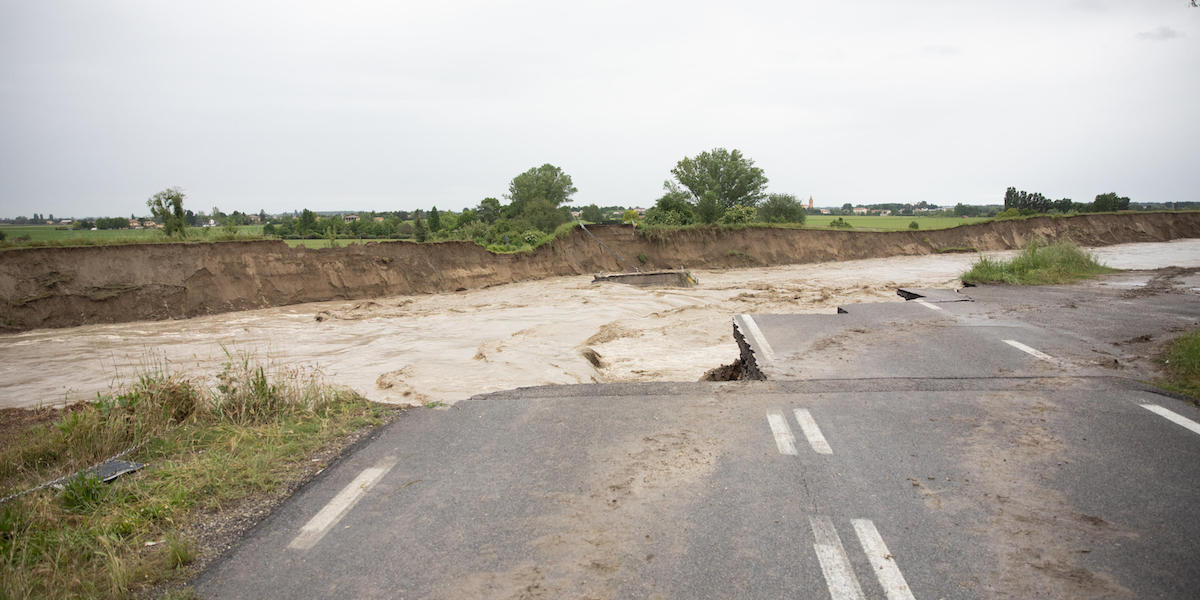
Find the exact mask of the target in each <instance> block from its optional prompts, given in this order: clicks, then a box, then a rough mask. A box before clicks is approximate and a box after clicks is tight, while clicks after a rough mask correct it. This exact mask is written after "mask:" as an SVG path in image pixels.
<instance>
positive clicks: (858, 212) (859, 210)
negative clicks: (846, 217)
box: [854, 206, 869, 215]
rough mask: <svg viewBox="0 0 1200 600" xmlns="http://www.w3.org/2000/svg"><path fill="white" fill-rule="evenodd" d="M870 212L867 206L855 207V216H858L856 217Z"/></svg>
mask: <svg viewBox="0 0 1200 600" xmlns="http://www.w3.org/2000/svg"><path fill="white" fill-rule="evenodd" d="M868 212H869V210H868V209H867V207H865V206H855V207H854V214H856V215H865V214H867V213H868Z"/></svg>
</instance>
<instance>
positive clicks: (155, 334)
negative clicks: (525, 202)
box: [0, 239, 1200, 407]
mask: <svg viewBox="0 0 1200 600" xmlns="http://www.w3.org/2000/svg"><path fill="white" fill-rule="evenodd" d="M1093 252H1094V254H1096V255H1097V257H1098V258H1099V259H1100V260H1101V262H1104V263H1106V264H1108V265H1110V266H1113V267H1117V268H1122V269H1153V268H1159V267H1166V266H1182V267H1200V240H1196V239H1192V240H1177V241H1174V242H1167V243H1151V244H1123V245H1119V246H1107V247H1103V248H1097V249H1094V250H1093ZM1011 254H1012V252H996V253H989V255H993V256H997V257H1005V256H1008V255H1011ZM974 259H975V255H973V254H953V255H931V256H912V257H893V258H884V259H868V260H856V261H845V262H833V263H817V264H804V265H789V266H781V267H769V268H760V269H738V270H728V271H694V272H693V273H694V274H695V275H696V276H697V278H698V279H699V281H700V286H699V287H696V288H691V289H674V288H659V289H653V288H637V287H632V286H625V285H621V284H612V283H609V284H593V283H591V277H590V276H576V277H556V278H552V279H544V280H541V281H531V282H523V283H514V284H509V285H503V286H496V287H492V288H487V289H482V290H471V291H465V292H456V293H450V294H433V295H424V296H397V297H387V298H375V299H370V300H359V301H350V302H347V301H335V302H317V303H311V304H299V305H293V306H283V307H277V308H269V309H262V310H252V311H244V312H236V313H225V314H220V315H213V316H206V317H198V318H193V319H186V320H179V321H142V322H134V323H120V324H113V325H87V326H81V327H72V328H67V329H41V330H35V331H28V332H24V333H18V334H12V335H3V336H0V407H17V406H37V405H58V404H64V403H67V402H72V401H76V400H81V399H90V398H94V397H95V396H96V394H97V393H108V392H109V391H112V390H113V389H115V388H114V386H119V385H120V384H122V383H128V382H130V381H132V380H134V379H135V378H136V377H137V375H138V374H139V373H140V372H144V371H145V370H146V369H148V368H153V367H154V365H162V364H165V365H167V368H169V369H170V370H171V371H172V372H175V373H180V374H184V375H186V376H188V377H201V376H203V377H207V378H208V379H205V380H202V381H205V382H206V383H205V384H206V385H211V384H212V379H211V377H212V376H214V375H215V374H216V373H218V372H219V371H220V369H221V365H222V363H224V362H225V361H227V360H229V357H230V356H233V357H235V359H236V358H237V357H239V356H250V357H251V358H252V359H253V360H257V361H260V362H262V363H264V364H266V365H267V366H268V367H270V366H272V365H274V366H276V367H282V366H285V365H286V366H289V367H296V366H303V367H306V368H311V369H315V370H318V371H319V372H320V373H322V374H323V376H324V378H325V380H326V381H328V382H330V383H334V384H337V385H342V386H346V387H350V388H353V389H354V390H356V391H358V392H359V393H361V394H363V395H364V396H366V397H368V398H370V399H372V400H377V401H380V402H393V403H406V404H424V403H429V402H442V403H446V404H452V403H454V402H457V401H459V400H463V399H466V398H469V397H471V396H473V395H475V394H480V393H485V392H492V391H498V390H504V389H511V388H515V387H522V386H532V385H544V384H570V383H591V382H614V381H695V380H697V379H699V378H700V377H701V376H702V375H703V374H704V373H705V371H707V370H708V369H711V368H713V367H717V366H720V365H724V364H729V363H731V362H733V361H734V360H735V359H736V358H737V355H738V349H737V344H736V342H734V340H733V326H732V321H731V319H732V317H733V315H735V314H739V313H779V312H790V313H834V312H836V309H837V306H838V305H839V304H850V303H857V302H888V301H895V302H899V301H901V299H900V298H899V297H898V296H897V295H896V292H895V290H896V288H897V287H942V288H953V287H957V286H958V285H959V284H960V282H959V280H958V275H959V274H960V273H962V272H963V271H964V270H966V269H967V268H968V266H969V265H970V263H971V262H972V261H973V260H974ZM589 349H590V350H591V351H592V353H594V355H593V358H595V355H598V357H599V359H598V362H599V364H598V365H594V364H593V362H591V361H589V359H588V358H587V357H586V356H585V351H586V350H589ZM588 354H591V353H588Z"/></svg>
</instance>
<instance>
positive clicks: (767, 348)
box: [742, 315, 775, 366]
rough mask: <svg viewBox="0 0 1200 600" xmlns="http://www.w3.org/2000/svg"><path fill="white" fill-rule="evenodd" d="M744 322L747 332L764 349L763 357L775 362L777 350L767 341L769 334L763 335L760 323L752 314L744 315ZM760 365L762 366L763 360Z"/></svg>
mask: <svg viewBox="0 0 1200 600" xmlns="http://www.w3.org/2000/svg"><path fill="white" fill-rule="evenodd" d="M742 322H743V323H745V324H746V333H749V334H750V337H752V338H754V344H755V345H756V346H758V348H759V349H760V350H762V357H763V358H764V359H766V361H767V362H775V350H774V349H772V348H771V345H770V344H768V343H767V336H765V335H763V332H762V330H761V329H759V328H758V323H755V322H754V318H753V317H751V316H750V315H742ZM759 366H762V362H761V361H760V363H759Z"/></svg>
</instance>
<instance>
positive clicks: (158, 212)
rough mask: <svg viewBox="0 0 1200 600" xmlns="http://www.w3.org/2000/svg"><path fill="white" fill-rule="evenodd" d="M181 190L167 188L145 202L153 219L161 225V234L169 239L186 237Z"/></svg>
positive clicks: (185, 221)
mask: <svg viewBox="0 0 1200 600" xmlns="http://www.w3.org/2000/svg"><path fill="white" fill-rule="evenodd" d="M184 197H185V196H184V193H183V190H181V189H179V188H177V187H173V188H167V189H165V190H163V191H161V192H159V193H157V194H155V195H153V196H150V199H149V200H147V201H146V206H148V207H150V212H151V214H153V215H154V219H155V220H156V221H159V222H161V223H162V224H163V233H165V234H167V236H169V237H180V238H183V237H186V236H187V218H186V217H185V215H184V213H183V199H184Z"/></svg>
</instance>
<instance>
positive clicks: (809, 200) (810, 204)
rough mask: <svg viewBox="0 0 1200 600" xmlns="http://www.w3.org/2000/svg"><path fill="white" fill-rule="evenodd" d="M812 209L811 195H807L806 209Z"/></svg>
mask: <svg viewBox="0 0 1200 600" xmlns="http://www.w3.org/2000/svg"><path fill="white" fill-rule="evenodd" d="M812 209H813V205H812V196H809V197H808V210H812Z"/></svg>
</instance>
